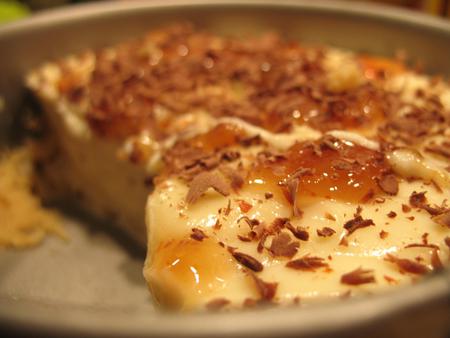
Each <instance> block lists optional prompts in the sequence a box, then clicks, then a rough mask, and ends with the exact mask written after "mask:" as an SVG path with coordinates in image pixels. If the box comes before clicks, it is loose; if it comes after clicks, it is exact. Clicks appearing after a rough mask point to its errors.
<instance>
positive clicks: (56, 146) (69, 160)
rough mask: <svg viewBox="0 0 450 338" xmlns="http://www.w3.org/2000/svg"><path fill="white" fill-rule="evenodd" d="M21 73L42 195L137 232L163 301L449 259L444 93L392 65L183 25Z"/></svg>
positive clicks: (228, 298)
mask: <svg viewBox="0 0 450 338" xmlns="http://www.w3.org/2000/svg"><path fill="white" fill-rule="evenodd" d="M27 85H28V87H29V88H30V89H31V90H32V92H33V93H34V94H35V96H36V97H37V98H38V100H39V102H40V103H41V105H42V107H43V111H44V117H45V118H44V119H45V121H46V126H47V132H46V133H45V137H44V139H43V140H41V141H40V142H39V143H38V147H37V148H36V152H35V153H36V154H35V156H36V162H37V169H38V173H39V174H40V176H41V178H42V179H41V182H42V183H43V184H42V189H41V190H42V191H44V190H45V192H46V194H47V195H48V196H53V198H65V199H68V200H70V201H71V202H72V203H74V204H76V205H79V206H81V207H82V208H83V209H84V210H86V211H88V212H89V213H91V214H94V215H97V216H98V217H100V218H102V219H111V220H113V221H114V223H116V224H118V225H119V226H120V227H121V228H122V229H124V230H125V231H127V232H128V233H129V234H130V235H131V236H132V237H133V238H134V239H135V240H136V242H137V243H140V244H141V245H143V246H145V245H146V246H147V252H148V253H147V259H146V263H145V267H144V276H145V278H146V280H147V282H148V285H149V288H150V290H151V292H152V294H153V296H154V298H155V299H156V300H157V301H158V302H159V303H160V304H161V305H162V306H164V307H168V308H172V309H181V310H192V309H203V308H209V309H219V308H240V307H242V306H244V307H245V306H254V305H256V304H291V303H298V302H304V303H308V302H313V301H316V300H320V299H329V298H336V297H348V296H349V295H353V294H355V295H356V294H371V293H375V292H378V291H381V290H385V289H387V288H389V287H391V286H393V285H402V284H405V283H410V282H415V281H416V280H417V279H418V278H420V277H421V276H422V275H425V274H427V273H431V272H433V271H437V270H440V269H442V268H443V267H444V265H445V264H446V262H447V261H448V257H449V248H448V247H449V245H450V237H449V236H450V233H449V232H450V225H449V218H450V211H449V205H448V201H447V199H448V196H449V191H450V173H449V166H450V159H449V151H448V149H449V148H450V113H449V111H450V90H449V86H448V84H447V83H446V82H445V81H443V80H442V79H438V78H429V77H427V76H424V75H421V74H419V73H417V72H415V71H413V70H411V69H408V68H407V67H406V66H405V65H404V64H403V63H402V62H400V61H398V60H394V59H384V58H379V57H372V56H368V55H358V54H353V53H351V52H347V51H342V50H338V49H334V48H327V47H323V46H322V47H317V46H316V47H312V46H304V45H302V44H299V43H298V42H293V41H287V40H284V39H283V38H281V37H280V36H278V35H277V34H272V33H270V34H265V35H262V36H261V37H258V38H240V39H238V38H232V37H220V36H217V35H214V34H212V33H208V32H204V31H199V30H195V29H194V28H193V27H192V26H190V25H189V24H178V25H173V26H170V27H167V28H162V29H159V30H154V31H152V32H150V33H148V34H147V35H145V36H143V37H141V38H139V39H135V40H132V41H128V42H125V43H122V44H119V45H116V46H113V47H110V48H104V49H101V50H97V51H86V52H84V53H82V54H79V55H75V56H70V57H68V58H66V59H63V60H59V61H56V62H53V63H48V64H45V65H43V66H41V67H39V68H37V69H35V70H34V71H32V72H30V74H29V75H28V77H27ZM148 196H149V197H148ZM147 197H148V199H147ZM146 200H147V204H146V206H145V203H146ZM144 220H145V223H146V225H147V228H146V227H145V225H144Z"/></svg>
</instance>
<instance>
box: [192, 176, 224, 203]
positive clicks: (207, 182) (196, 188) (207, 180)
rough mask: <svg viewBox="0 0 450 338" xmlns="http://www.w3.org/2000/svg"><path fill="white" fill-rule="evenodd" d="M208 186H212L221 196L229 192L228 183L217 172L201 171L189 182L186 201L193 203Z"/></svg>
mask: <svg viewBox="0 0 450 338" xmlns="http://www.w3.org/2000/svg"><path fill="white" fill-rule="evenodd" d="M209 188H213V189H214V190H215V191H217V192H218V193H220V194H222V195H223V196H228V195H229V194H230V193H231V187H230V183H229V182H228V181H227V180H226V179H225V177H224V176H223V175H221V174H220V173H218V172H202V173H200V174H199V175H197V176H196V177H195V178H194V179H193V180H192V182H191V186H190V187H189V191H188V194H187V196H186V202H187V203H189V204H192V203H195V202H196V201H197V200H198V199H199V198H200V197H201V196H202V195H203V194H204V193H205V192H206V191H207V190H208V189H209Z"/></svg>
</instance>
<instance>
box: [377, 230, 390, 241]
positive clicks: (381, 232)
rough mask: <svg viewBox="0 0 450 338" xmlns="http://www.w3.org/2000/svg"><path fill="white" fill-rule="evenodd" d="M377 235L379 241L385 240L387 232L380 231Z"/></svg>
mask: <svg viewBox="0 0 450 338" xmlns="http://www.w3.org/2000/svg"><path fill="white" fill-rule="evenodd" d="M379 235H380V238H381V239H385V238H386V237H387V236H388V235H389V232H387V231H384V230H381V231H380V233H379Z"/></svg>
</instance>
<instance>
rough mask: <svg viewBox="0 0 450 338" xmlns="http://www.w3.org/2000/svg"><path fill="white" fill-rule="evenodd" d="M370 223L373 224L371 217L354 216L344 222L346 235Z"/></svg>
mask: <svg viewBox="0 0 450 338" xmlns="http://www.w3.org/2000/svg"><path fill="white" fill-rule="evenodd" d="M371 225H375V223H374V222H373V220H371V219H363V218H362V217H361V215H358V216H356V217H355V218H354V219H352V220H350V221H348V222H346V223H345V224H344V228H345V229H346V230H347V231H348V235H351V234H352V233H353V232H355V231H356V230H358V229H361V228H365V227H368V226H371Z"/></svg>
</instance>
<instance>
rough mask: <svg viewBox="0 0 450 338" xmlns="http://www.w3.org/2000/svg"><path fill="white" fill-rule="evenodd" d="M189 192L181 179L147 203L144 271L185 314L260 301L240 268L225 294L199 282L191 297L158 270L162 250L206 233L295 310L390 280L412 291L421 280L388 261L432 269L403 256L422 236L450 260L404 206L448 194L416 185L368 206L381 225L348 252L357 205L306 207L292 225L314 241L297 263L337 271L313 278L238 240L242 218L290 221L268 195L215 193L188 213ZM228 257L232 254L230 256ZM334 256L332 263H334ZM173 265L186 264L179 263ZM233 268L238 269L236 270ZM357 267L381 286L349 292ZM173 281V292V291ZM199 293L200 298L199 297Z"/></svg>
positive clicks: (438, 231)
mask: <svg viewBox="0 0 450 338" xmlns="http://www.w3.org/2000/svg"><path fill="white" fill-rule="evenodd" d="M187 190H188V187H187V186H186V185H185V184H184V183H182V182H180V181H178V180H176V179H171V180H168V181H166V182H164V184H162V185H160V186H158V187H157V188H156V191H155V193H154V194H152V196H151V197H150V198H149V201H148V204H147V212H146V214H147V227H148V234H149V242H148V246H149V256H148V258H147V264H146V268H145V270H144V271H145V275H146V277H147V278H148V279H149V280H151V281H152V282H153V283H159V284H163V285H172V286H174V287H175V286H176V288H177V290H178V291H177V292H178V293H177V294H178V297H179V299H178V301H179V302H180V303H181V304H183V306H182V308H199V307H203V306H204V305H205V304H206V303H207V302H209V301H210V300H212V299H214V298H220V297H224V298H227V299H229V300H231V301H232V302H233V303H234V305H240V304H242V302H243V301H244V299H245V298H248V297H255V289H254V286H253V285H252V284H251V282H248V281H247V279H248V276H247V275H246V274H245V273H243V272H242V270H241V269H238V268H233V269H227V273H226V274H225V275H226V276H229V277H224V276H221V278H222V279H224V278H225V279H224V281H223V283H220V285H221V286H220V287H219V288H208V287H206V289H205V288H204V287H200V286H201V282H198V283H193V284H192V285H194V287H193V289H190V290H186V291H180V290H183V285H181V284H180V283H181V282H182V281H181V280H178V279H177V278H178V277H177V275H176V274H173V275H171V274H170V273H167V271H166V270H164V271H165V274H164V275H163V274H161V273H160V272H161V271H159V270H158V269H154V268H152V257H154V255H158V254H159V253H158V251H157V250H156V249H157V248H158V247H159V246H160V245H161V244H162V243H165V242H168V241H173V240H175V241H176V240H177V239H180V238H189V235H190V234H191V229H192V228H194V227H195V228H200V229H202V230H203V231H204V232H205V233H206V234H207V235H208V236H209V239H208V240H214V241H216V242H219V241H221V242H223V243H226V244H227V245H229V246H232V247H236V248H238V250H239V251H240V252H244V253H247V254H249V255H251V256H252V257H255V258H256V259H258V260H259V261H260V262H261V263H262V264H263V265H264V270H263V271H262V272H260V273H258V276H259V277H260V278H262V279H263V280H264V281H267V282H277V283H279V285H278V291H277V296H276V300H277V301H279V302H282V303H289V302H291V301H292V300H293V299H294V298H296V297H300V298H301V299H302V301H304V302H309V300H312V299H316V298H317V299H321V298H326V297H337V296H339V295H342V294H344V293H345V292H347V291H348V290H351V291H352V293H354V294H361V293H362V294H364V293H373V292H378V291H381V290H384V289H386V288H388V287H389V286H390V285H391V282H389V281H388V279H389V278H393V279H394V280H395V282H394V283H395V284H404V283H409V282H411V281H413V280H415V279H416V278H417V275H412V274H408V273H406V274H404V273H403V274H402V273H400V272H399V269H398V267H397V266H396V265H395V264H393V263H390V262H387V261H385V259H384V258H385V257H386V254H388V253H390V254H394V255H397V256H398V257H402V258H408V259H412V260H414V259H416V257H419V256H420V259H422V263H423V264H425V265H426V266H428V267H429V268H430V269H431V266H430V255H431V249H429V248H405V246H406V245H408V244H411V243H421V242H422V236H423V234H424V233H428V241H429V243H433V244H436V245H438V246H439V247H440V248H441V250H440V253H439V254H440V257H441V260H442V261H444V262H445V261H446V259H447V257H448V254H449V251H448V248H446V246H445V244H444V243H443V239H444V237H445V236H446V235H448V234H449V229H447V228H445V227H443V226H441V225H438V224H436V223H434V222H433V221H432V220H431V218H430V215H428V214H427V213H426V212H425V211H424V210H420V211H419V210H411V211H410V212H407V213H405V212H403V211H402V204H405V203H407V201H408V198H409V196H410V194H411V193H412V192H413V191H424V190H426V191H427V198H428V201H429V202H430V203H435V204H440V203H441V202H442V200H443V199H444V197H445V194H442V193H439V192H437V191H436V190H434V188H432V187H431V186H429V185H424V184H423V183H421V182H418V181H415V182H410V183H409V182H406V181H403V182H402V183H401V184H400V190H399V193H398V195H397V196H383V197H384V198H385V199H386V201H385V202H384V203H376V202H373V203H370V204H367V205H364V206H363V210H362V216H363V218H370V219H372V220H373V221H374V223H375V224H376V225H375V226H369V227H367V228H363V229H358V230H356V231H355V232H354V233H353V234H351V235H350V236H348V238H347V240H348V246H343V245H339V242H340V240H341V239H342V237H343V236H345V234H346V230H345V229H344V228H343V225H344V223H345V222H346V221H348V220H350V219H352V218H353V214H354V213H355V210H356V207H357V205H356V204H353V203H347V202H341V201H336V200H329V199H316V200H312V201H310V202H308V203H306V204H304V205H302V206H301V209H302V211H303V212H304V215H303V217H302V218H301V219H298V218H294V219H292V220H291V223H292V224H293V225H294V226H297V225H298V226H302V227H304V228H305V229H307V231H308V232H309V234H310V238H309V240H308V241H306V242H305V241H301V242H300V248H299V251H298V253H297V254H296V255H295V256H294V257H293V259H296V258H299V257H302V256H304V255H307V254H310V255H311V256H319V257H322V258H324V259H325V262H327V263H328V264H329V267H330V269H331V270H332V271H328V270H326V269H323V268H322V269H317V271H315V272H308V271H297V270H292V269H288V268H286V267H285V264H286V262H287V261H288V259H286V258H282V257H272V255H270V254H269V253H268V252H267V251H265V252H263V253H262V254H261V253H258V252H257V250H256V243H255V242H251V243H247V242H242V241H240V240H239V239H238V238H237V235H238V234H240V235H245V234H246V233H247V232H248V231H249V230H250V229H249V227H248V225H247V224H246V222H243V221H242V220H241V221H239V220H240V219H241V218H242V217H243V216H248V217H249V218H250V219H258V220H259V221H261V222H263V223H264V224H270V223H271V222H272V221H273V220H274V219H275V218H277V217H290V216H291V212H292V211H291V207H290V206H289V204H287V203H286V201H285V200H284V199H283V198H282V197H280V196H275V197H274V198H272V199H265V197H264V193H265V191H263V190H256V191H255V190H249V189H247V188H244V189H243V190H242V191H240V192H239V194H236V195H232V196H229V197H224V196H222V195H220V194H218V193H217V192H215V191H213V190H210V191H208V192H207V193H206V194H205V195H204V196H203V197H201V199H200V200H198V201H197V202H196V203H195V204H193V205H186V204H185V202H184V199H185V196H186V193H187ZM241 200H244V201H246V202H247V203H249V204H251V205H252V208H251V209H250V211H248V213H244V212H242V211H241V210H240V208H239V203H240V201H241ZM229 201H230V202H229ZM228 203H230V207H231V208H230V213H229V214H228V215H226V216H225V215H223V214H220V215H219V214H218V210H219V209H221V208H222V210H223V209H224V208H227V205H228ZM391 211H394V212H395V213H396V214H397V216H396V217H395V218H390V217H388V216H387V214H388V213H389V212H391ZM326 213H328V214H330V215H332V217H333V218H334V219H335V220H331V219H330V217H329V215H326ZM217 222H219V223H220V224H221V228H220V229H219V230H217V229H215V227H214V226H215V224H217ZM323 227H330V228H332V229H334V230H335V231H336V233H335V234H334V235H332V236H331V237H320V236H318V234H317V230H318V229H322V228H323ZM382 231H385V232H387V237H386V238H384V239H383V238H381V235H380V233H381V232H382ZM267 245H270V241H268V242H267V243H266V246H267ZM223 250H224V251H223V252H225V253H226V250H225V249H223ZM328 256H331V259H330V258H329V257H328ZM230 257H231V256H230ZM205 259H206V260H207V259H208V258H205ZM170 263H171V264H177V263H178V264H182V262H181V263H180V262H176V261H175V260H174V261H172V262H170ZM232 263H233V261H231V263H230V264H232ZM358 267H362V268H365V269H372V270H374V275H375V279H376V283H373V284H365V285H361V286H349V285H345V284H342V283H341V282H340V277H341V275H342V274H344V273H348V272H350V271H352V270H354V269H356V268H358ZM203 273H204V271H202V270H201V266H200V267H198V269H197V270H196V273H194V272H192V276H191V279H192V280H194V279H195V278H198V279H199V281H200V280H201V278H202V274H203ZM386 276H387V277H386ZM226 278H230V279H232V280H239V279H240V280H241V281H242V282H241V283H231V284H229V283H228V282H227V280H226ZM213 279H214V278H213ZM167 280H170V284H167ZM184 281H185V280H184ZM245 281H247V282H245ZM177 283H178V284H177ZM197 287H198V289H197ZM186 289H187V287H186ZM198 290H201V292H197V291H198ZM169 292H171V291H170V290H169Z"/></svg>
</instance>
